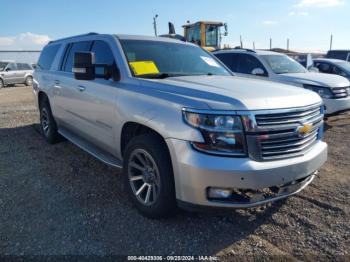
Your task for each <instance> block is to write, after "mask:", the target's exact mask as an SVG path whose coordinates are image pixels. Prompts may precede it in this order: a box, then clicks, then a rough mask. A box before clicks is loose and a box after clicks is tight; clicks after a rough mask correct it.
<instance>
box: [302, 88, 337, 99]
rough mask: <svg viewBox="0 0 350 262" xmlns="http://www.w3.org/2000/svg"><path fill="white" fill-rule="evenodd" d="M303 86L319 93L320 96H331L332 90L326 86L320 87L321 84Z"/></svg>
mask: <svg viewBox="0 0 350 262" xmlns="http://www.w3.org/2000/svg"><path fill="white" fill-rule="evenodd" d="M304 88H306V89H309V90H311V91H314V92H316V93H318V94H319V96H320V97H322V98H328V99H329V98H333V93H332V91H331V90H330V89H329V88H327V87H321V86H313V85H304Z"/></svg>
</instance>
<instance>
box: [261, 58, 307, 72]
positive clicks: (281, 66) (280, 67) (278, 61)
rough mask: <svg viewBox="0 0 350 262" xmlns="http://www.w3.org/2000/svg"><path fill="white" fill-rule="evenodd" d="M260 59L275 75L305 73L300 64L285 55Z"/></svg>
mask: <svg viewBox="0 0 350 262" xmlns="http://www.w3.org/2000/svg"><path fill="white" fill-rule="evenodd" d="M261 57H262V59H264V60H265V62H266V63H267V64H268V65H269V66H270V67H271V69H272V71H273V72H275V73H276V74H288V73H306V72H307V71H306V69H305V68H304V67H303V66H302V65H301V64H299V63H298V62H297V61H295V60H294V59H292V58H290V57H289V56H286V55H262V56H261Z"/></svg>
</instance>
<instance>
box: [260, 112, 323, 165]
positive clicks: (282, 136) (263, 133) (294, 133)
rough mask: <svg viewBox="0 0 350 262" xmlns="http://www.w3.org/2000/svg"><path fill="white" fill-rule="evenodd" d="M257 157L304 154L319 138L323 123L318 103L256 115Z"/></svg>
mask: <svg viewBox="0 0 350 262" xmlns="http://www.w3.org/2000/svg"><path fill="white" fill-rule="evenodd" d="M255 119H256V123H257V126H258V130H260V131H259V132H258V136H257V137H256V138H257V141H258V143H257V144H258V145H257V147H258V150H259V151H260V159H262V160H273V159H282V158H290V157H296V156H300V155H303V154H305V152H307V151H308V150H309V149H310V148H312V146H313V145H314V144H315V143H316V141H317V140H318V139H319V137H320V136H319V132H320V128H322V124H323V109H322V107H321V106H320V105H315V106H311V107H304V108H298V109H295V110H288V111H285V112H278V111H277V112H273V111H271V112H269V113H268V114H256V115H255Z"/></svg>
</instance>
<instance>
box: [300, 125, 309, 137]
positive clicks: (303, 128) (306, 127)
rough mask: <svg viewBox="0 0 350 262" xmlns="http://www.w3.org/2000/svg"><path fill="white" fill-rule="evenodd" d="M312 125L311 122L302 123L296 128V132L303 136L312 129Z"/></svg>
mask: <svg viewBox="0 0 350 262" xmlns="http://www.w3.org/2000/svg"><path fill="white" fill-rule="evenodd" d="M312 127H313V125H312V124H304V125H303V126H301V127H299V128H298V133H299V135H301V136H305V135H307V134H309V133H310V132H311V130H312Z"/></svg>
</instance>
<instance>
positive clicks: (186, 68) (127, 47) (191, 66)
mask: <svg viewBox="0 0 350 262" xmlns="http://www.w3.org/2000/svg"><path fill="white" fill-rule="evenodd" d="M120 43H121V44H122V48H123V51H124V53H125V55H126V58H127V60H128V63H129V66H130V70H131V71H132V72H133V73H134V75H135V76H136V75H137V76H140V75H143V76H145V77H147V74H148V75H152V74H153V75H155V74H156V75H159V74H172V75H207V74H211V75H230V73H229V72H228V71H227V70H226V69H225V68H224V67H222V66H221V65H220V64H219V63H218V62H217V61H216V59H215V58H214V57H213V56H212V55H211V54H209V53H207V52H206V51H205V50H203V49H202V48H200V47H198V46H195V45H189V44H184V43H182V42H180V41H179V42H178V41H171V42H170V41H169V42H164V41H143V40H121V41H120ZM145 63H146V64H147V65H148V66H146V67H145V66H144V64H145Z"/></svg>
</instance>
